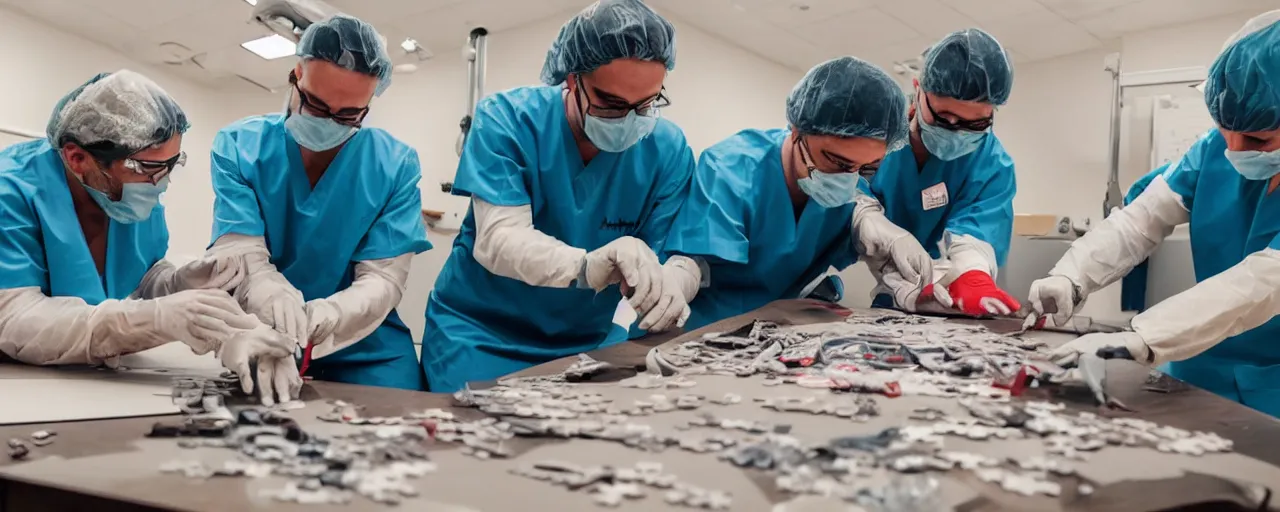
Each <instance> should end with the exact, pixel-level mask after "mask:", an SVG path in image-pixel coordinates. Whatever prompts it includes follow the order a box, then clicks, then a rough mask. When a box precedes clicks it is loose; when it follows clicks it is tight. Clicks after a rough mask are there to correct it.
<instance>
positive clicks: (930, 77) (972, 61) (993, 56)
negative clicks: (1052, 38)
mask: <svg viewBox="0 0 1280 512" xmlns="http://www.w3.org/2000/svg"><path fill="white" fill-rule="evenodd" d="M920 73H921V76H920V87H921V88H922V89H924V91H925V92H927V93H930V94H937V95H939V96H945V97H948V98H955V99H957V100H961V101H977V102H982V103H987V104H991V105H1003V104H1004V103H1005V102H1006V101H1008V100H1009V93H1010V92H1011V91H1012V90H1013V68H1012V67H1011V66H1010V64H1009V56H1008V54H1006V53H1005V51H1004V48H1003V47H1002V46H1000V43H999V42H998V41H996V38H994V37H991V34H988V33H986V32H983V31H981V30H978V29H976V28H969V29H965V30H961V31H958V32H952V33H951V34H948V35H947V37H944V38H942V40H941V41H938V42H937V44H934V45H933V46H932V47H930V48H929V50H927V51H926V52H925V55H924V69H923V70H922V71H921V72H920Z"/></svg>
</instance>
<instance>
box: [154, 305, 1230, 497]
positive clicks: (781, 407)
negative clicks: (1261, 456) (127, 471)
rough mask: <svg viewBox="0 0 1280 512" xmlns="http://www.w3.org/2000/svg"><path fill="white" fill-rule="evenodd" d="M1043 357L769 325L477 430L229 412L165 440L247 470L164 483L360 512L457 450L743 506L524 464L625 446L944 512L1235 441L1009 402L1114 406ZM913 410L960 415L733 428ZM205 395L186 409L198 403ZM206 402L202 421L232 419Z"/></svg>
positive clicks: (541, 472) (621, 493)
mask: <svg viewBox="0 0 1280 512" xmlns="http://www.w3.org/2000/svg"><path fill="white" fill-rule="evenodd" d="M1044 350H1046V347H1043V346H1042V344H1041V343H1039V342H1036V341H1034V340H1030V339H1023V338H1021V337H1017V336H1005V335H1000V334H996V333H992V332H989V331H988V330H987V329H986V328H984V327H981V326H974V325H966V324H961V323H955V322H948V321H944V320H940V319H932V318H926V317H918V316H911V315H902V314H896V313H864V314H855V315H854V316H852V317H850V318H849V319H847V320H846V321H844V322H836V323H826V324H814V325H806V326H795V327H781V326H778V325H775V324H771V323H767V322H756V323H755V324H754V325H751V326H750V327H749V328H746V329H743V330H742V331H740V332H734V333H723V334H713V335H707V336H704V337H702V338H700V339H697V340H693V341H688V342H685V343H682V344H678V345H673V346H664V347H658V348H655V349H653V350H652V351H650V353H649V355H648V357H647V358H646V364H645V369H644V371H643V372H642V373H639V374H637V375H635V376H634V377H630V378H627V379H625V380H622V381H618V382H607V383H599V382H591V379H592V377H593V376H596V375H600V374H604V373H606V372H609V371H610V370H611V369H612V368H613V367H612V365H610V364H609V363H606V362H602V361H596V360H594V359H592V358H590V357H588V356H585V355H583V356H580V358H579V361H578V362H577V363H575V364H574V365H572V366H571V367H570V368H569V369H567V370H566V371H564V372H562V373H560V374H556V375H549V376H537V377H522V378H509V379H505V380H502V381H500V382H499V383H498V385H496V386H494V387H491V388H488V389H483V390H481V389H470V388H468V389H465V390H463V391H460V392H458V393H457V394H456V395H455V399H456V402H457V405H458V406H460V407H466V408H472V409H475V410H477V411H478V412H480V413H483V416H482V417H481V418H480V419H475V420H469V419H462V418H460V417H458V416H455V414H454V413H452V412H449V411H444V410H440V409H431V410H426V411H422V412H418V413H415V414H411V415H408V416H403V417H364V416H362V415H361V414H360V407H358V406H357V405H353V404H347V403H341V402H337V403H333V404H331V405H332V409H331V410H326V411H324V412H323V413H322V414H321V415H320V416H319V419H321V420H324V421H327V422H331V423H335V424H344V425H347V426H350V428H352V429H353V432H352V433H351V434H348V435H344V436H339V437H334V438H328V439H326V438H322V437H320V436H314V435H311V434H308V433H305V432H296V431H295V430H296V429H297V427H296V425H292V424H291V422H290V420H287V419H283V418H280V417H278V416H276V415H278V413H273V414H276V415H272V414H269V415H266V416H263V415H260V414H253V413H250V415H249V416H248V417H246V415H245V414H246V413H245V412H244V411H242V412H241V413H240V415H239V417H238V421H236V419H233V418H232V417H230V416H229V415H225V414H224V417H223V418H222V419H217V420H214V421H216V422H221V423H218V424H220V425H222V426H223V427H224V429H223V430H221V431H218V432H216V433H214V434H207V433H201V432H200V430H199V429H187V430H181V429H179V430H180V431H164V430H162V431H161V432H159V433H156V432H153V435H177V436H183V435H197V436H198V435H208V436H209V438H208V439H205V440H202V441H201V442H199V443H193V442H191V441H186V442H185V443H184V446H219V447H225V448H229V449H235V450H239V451H240V452H241V453H243V454H244V456H245V457H244V459H245V461H244V462H237V463H234V464H231V465H230V466H234V467H227V468H204V467H193V466H192V465H191V464H186V463H182V462H175V463H174V464H171V465H169V466H166V468H165V469H166V470H169V471H176V472H181V473H184V474H186V475H188V476H191V477H200V478H207V477H209V476H210V475H211V474H223V475H243V476H254V475H255V474H275V475H284V476H288V477H291V478H293V479H294V481H293V482H292V483H290V484H289V485H288V486H287V487H286V488H285V489H282V490H279V491H274V492H273V493H272V496H274V497H275V498H277V499H280V500H287V501H297V502H302V503H346V502H349V501H350V500H351V499H352V498H353V497H354V495H362V496H365V497H366V498H368V499H371V500H374V501H378V502H382V503H396V502H398V501H400V500H401V499H403V498H407V497H411V496H414V495H415V491H414V489H413V487H412V485H411V479H413V478H417V477H421V476H423V475H425V474H427V473H428V472H430V471H432V470H434V469H435V464H433V463H432V462H430V461H429V460H428V453H425V452H423V451H421V450H418V449H416V447H417V446H420V445H421V444H423V443H429V442H437V443H453V444H458V445H461V446H462V447H463V450H464V452H465V453H467V454H470V455H473V456H475V457H477V458H481V459H492V458H515V460H516V461H518V462H521V464H520V466H519V468H518V469H516V470H513V471H512V473H513V474H515V475H517V476H520V477H527V478H531V479H536V480H540V481H545V482H547V483H548V484H551V485H555V486H560V487H563V488H565V489H568V490H571V491H579V492H582V493H586V494H589V495H590V496H591V499H592V500H594V501H595V502H596V503H598V504H599V505H602V506H616V505H619V504H621V503H623V502H627V501H637V502H641V501H640V500H661V501H655V503H654V504H655V506H656V505H657V504H659V503H661V504H666V505H668V506H677V507H688V508H701V509H727V508H730V507H732V506H733V496H731V495H730V494H729V493H727V492H725V491H723V490H720V489H708V488H702V487H698V486H694V485H690V484H687V483H685V482H683V481H682V480H681V477H680V475H679V470H678V468H672V467H663V465H662V464H659V463H656V462H652V461H647V462H644V461H642V462H639V463H635V464H621V463H620V464H618V465H616V466H598V465H583V464H575V463H572V462H569V461H558V460H530V461H527V462H526V461H523V460H521V459H520V457H521V455H522V451H521V450H520V448H519V447H520V446H521V444H520V443H519V442H518V441H520V440H536V439H538V438H553V439H574V440H576V439H584V440H595V441H601V442H612V443H619V444H621V445H623V446H626V447H629V448H632V449H634V450H636V451H637V453H638V454H640V455H641V456H642V457H643V454H645V453H657V452H661V451H663V450H683V451H686V452H690V453H694V454H702V455H705V456H707V457H715V458H717V459H718V460H720V461H722V462H723V464H725V465H726V466H725V467H726V469H735V468H749V469H753V470H759V471H765V472H769V473H770V475H771V478H772V480H773V482H774V484H775V485H776V487H777V489H778V490H780V491H782V492H783V493H785V494H786V495H789V496H804V495H821V496H828V497H837V498H841V499H844V500H847V501H849V502H853V503H857V504H858V505H860V506H861V507H863V508H866V509H868V510H932V509H934V508H935V507H933V505H931V504H933V503H936V500H938V499H939V498H938V487H939V482H938V480H937V479H936V478H935V477H934V475H936V474H938V473H939V472H948V471H968V472H972V473H973V475H974V476H976V477H977V478H978V479H979V480H981V481H984V482H990V483H993V484H995V485H998V486H1000V487H1002V488H1003V489H1005V490H1007V491H1009V492H1013V493H1020V494H1023V495H1027V496H1032V495H1047V496H1058V495H1060V494H1071V495H1075V496H1079V495H1085V494H1089V493H1090V492H1092V490H1093V485H1092V484H1091V483H1090V482H1088V481H1086V480H1085V479H1083V478H1080V477H1078V475H1075V472H1074V469H1073V467H1072V463H1073V461H1077V460H1084V459H1086V458H1087V457H1088V456H1089V453H1090V452H1096V451H1099V450H1105V449H1108V447H1115V446H1125V447H1139V448H1149V449H1152V450H1158V451H1162V452H1171V453H1178V454H1185V455H1189V456H1198V455H1202V454H1205V453H1211V452H1226V451H1230V450H1231V442H1230V441H1229V440H1226V439H1223V438H1221V437H1219V436H1217V435H1215V434H1212V433H1202V432H1189V431H1185V430H1181V429H1177V428H1172V427H1167V426H1160V425H1156V424H1154V423H1151V422H1147V421H1143V420H1138V419H1134V418H1126V417H1116V418H1112V417H1107V416H1104V415H1100V414H1097V413H1095V412H1093V411H1077V412H1069V411H1068V410H1067V408H1066V407H1065V406H1064V405H1063V404H1058V403H1050V402H1045V401H1035V400H1025V399H1016V400H1015V399H1012V398H1011V397H1012V396H1015V395H1019V394H1021V393H1022V392H1023V391H1024V390H1026V389H1027V388H1028V387H1035V386H1053V385H1059V384H1061V383H1064V382H1073V383H1077V382H1080V381H1085V382H1086V383H1088V385H1089V386H1090V387H1091V388H1093V389H1094V391H1095V395H1096V396H1097V397H1098V400H1099V401H1100V402H1101V403H1102V404H1103V405H1106V404H1107V403H1108V400H1107V398H1106V397H1105V395H1104V394H1103V393H1102V391H1101V389H1102V388H1101V383H1102V381H1103V380H1104V376H1103V375H1101V373H1100V372H1101V370H1102V368H1103V365H1097V366H1096V367H1093V368H1086V365H1083V364H1082V365H1081V368H1079V369H1073V370H1069V371H1068V370H1063V369H1061V368H1058V367H1056V366H1054V365H1052V364H1048V363H1046V362H1044V361H1043V360H1042V357H1043V353H1042V351H1044ZM726 376H727V377H726ZM711 378H716V379H724V378H740V379H755V380H758V381H762V382H763V383H764V384H766V385H769V386H778V387H777V388H761V387H759V386H753V387H754V389H772V390H773V391H782V390H784V389H785V388H784V387H786V386H794V387H795V388H796V391H795V394H796V395H801V396H787V395H779V394H776V393H775V394H773V395H770V396H767V397H752V396H743V395H740V394H737V393H715V395H714V396H708V395H706V394H700V393H698V380H699V379H711ZM619 387H621V388H627V389H630V390H631V392H632V394H633V395H634V393H635V392H636V391H637V388H638V389H639V390H643V393H645V394H647V395H648V396H647V397H645V398H643V399H638V400H637V399H629V400H623V399H618V398H614V397H615V396H617V395H618V393H617V391H618V390H619ZM745 387H746V386H744V388H745ZM906 396H926V397H932V398H933V399H942V400H947V401H949V402H951V403H955V404H958V406H959V407H956V408H951V409H952V410H951V412H948V411H945V410H942V409H940V408H935V407H922V408H917V409H914V410H912V411H911V413H910V414H909V415H903V417H902V418H901V422H900V424H896V425H894V426H891V427H887V428H883V429H880V428H877V429H876V431H873V432H870V433H866V430H865V428H866V427H865V426H864V427H863V429H862V430H863V434H860V435H842V436H836V437H830V438H826V439H815V438H814V436H811V435H806V433H805V432H802V431H800V430H801V426H795V425H792V424H791V423H784V422H776V423H768V422H762V421H757V420H750V419H740V418H732V417H729V416H728V415H726V414H725V413H724V412H723V411H724V410H730V409H731V408H733V407H743V406H747V405H748V404H755V406H757V407H759V408H762V409H767V410H769V411H774V412H777V413H785V414H778V415H775V416H774V417H786V415H787V414H803V415H824V416H828V417H830V418H833V419H838V420H840V421H848V422H850V426H851V427H853V426H855V425H857V424H859V423H865V422H868V421H871V420H873V419H886V418H883V417H881V416H880V414H881V411H882V409H883V406H884V405H885V404H886V402H885V401H886V400H895V399H897V398H898V397H906ZM195 398H197V397H190V396H187V397H186V398H184V400H186V401H187V402H189V403H191V404H195V403H196V402H197V400H195ZM214 402H216V401H214ZM200 403H201V404H202V405H204V406H205V407H204V408H205V409H210V408H214V409H216V408H217V406H218V404H217V403H209V401H207V400H205V401H203V402H200ZM1112 405H1116V404H1114V403H1113V404H1112ZM739 410H741V409H739ZM681 411H685V412H686V414H691V415H692V418H693V419H691V420H688V421H684V422H681V423H680V424H679V425H678V426H676V427H675V428H664V427H662V426H658V425H656V424H651V423H654V422H650V421H647V420H649V419H651V418H654V419H656V417H657V415H663V414H668V413H675V412H681ZM688 411H692V413H688ZM197 412H198V411H197ZM204 414H205V415H207V414H208V413H207V412H206V413H204ZM200 417H201V415H196V416H192V417H190V418H188V420H187V421H188V424H190V423H191V422H195V421H208V420H200V419H199V418H200ZM796 423H803V421H797V422H796ZM157 428H159V426H158V427H157ZM850 430H858V429H854V428H851V429H850ZM429 439H430V440H429ZM948 439H963V440H965V441H966V442H969V441H984V442H1002V441H1005V440H1021V441H1027V440H1035V441H1038V442H1039V444H1040V446H1041V448H1042V449H1041V450H1038V451H1037V454H1035V455H1026V456H1016V457H1004V458H996V457H991V456H986V455H981V454H977V453H970V452H966V451H963V450H960V449H951V448H948ZM575 442H576V441H575ZM877 475H878V476H877ZM873 477H874V478H873ZM874 482H880V483H874ZM566 499H570V498H569V497H568V496H566Z"/></svg>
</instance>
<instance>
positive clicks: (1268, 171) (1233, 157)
mask: <svg viewBox="0 0 1280 512" xmlns="http://www.w3.org/2000/svg"><path fill="white" fill-rule="evenodd" d="M1227 160H1229V161H1231V166H1232V167H1235V168H1236V172H1238V173H1240V175H1241V176H1244V178H1245V179H1247V180H1266V179H1271V178H1272V177H1274V176H1275V175H1277V174H1280V150H1276V151H1232V150H1230V149H1228V150H1227Z"/></svg>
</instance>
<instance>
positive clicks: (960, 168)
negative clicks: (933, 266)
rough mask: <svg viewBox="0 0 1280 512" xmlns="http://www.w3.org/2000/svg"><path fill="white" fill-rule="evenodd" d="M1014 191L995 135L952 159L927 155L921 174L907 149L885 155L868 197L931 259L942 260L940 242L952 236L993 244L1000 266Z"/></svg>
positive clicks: (1006, 252) (1011, 175)
mask: <svg viewBox="0 0 1280 512" xmlns="http://www.w3.org/2000/svg"><path fill="white" fill-rule="evenodd" d="M1017 190H1018V186H1017V182H1016V180H1015V178H1014V171H1013V158H1011V157H1010V156H1009V154H1008V153H1006V152H1005V150H1004V146H1002V145H1001V144H1000V139H999V138H997V137H996V136H995V134H994V133H988V134H987V135H986V136H985V137H983V140H982V144H981V145H980V146H978V149H976V150H974V151H973V152H972V153H969V154H967V155H964V156H962V157H960V158H957V159H955V160H952V161H949V162H948V161H944V160H941V159H938V158H936V157H934V156H933V155H929V159H928V160H926V161H925V164H924V168H923V169H920V168H919V167H917V166H916V157H915V155H914V154H913V153H912V152H911V144H908V145H906V146H904V147H903V148H902V149H899V150H897V151H894V152H893V153H890V154H889V155H887V156H885V158H884V162H883V163H882V164H881V165H880V171H879V172H877V173H876V175H875V176H874V177H873V178H871V192H872V193H873V194H875V196H876V198H878V199H879V200H880V202H881V204H883V205H884V211H885V216H887V217H888V218H889V220H890V221H893V223H894V224H897V225H898V226H901V227H902V228H903V229H905V230H907V231H909V232H911V233H912V234H914V235H915V236H916V240H919V241H920V244H921V245H923V246H924V248H925V250H927V251H929V254H930V255H931V256H933V257H934V258H935V259H936V258H938V257H940V256H941V254H940V253H939V251H938V241H939V240H942V237H943V233H944V232H946V231H950V232H951V233H952V234H953V235H969V236H972V237H974V238H977V239H979V240H982V241H984V242H986V243H988V244H991V247H992V248H993V249H995V253H996V265H997V266H1004V263H1005V258H1007V257H1008V255H1009V240H1010V238H1011V237H1012V236H1013V196H1014V194H1015V193H1016V192H1017Z"/></svg>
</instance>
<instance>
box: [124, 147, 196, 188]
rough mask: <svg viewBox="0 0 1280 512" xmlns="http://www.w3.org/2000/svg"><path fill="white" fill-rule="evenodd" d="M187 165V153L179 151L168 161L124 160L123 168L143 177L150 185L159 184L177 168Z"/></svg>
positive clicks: (130, 158)
mask: <svg viewBox="0 0 1280 512" xmlns="http://www.w3.org/2000/svg"><path fill="white" fill-rule="evenodd" d="M184 165H187V152H186V151H179V152H178V154H176V155H174V156H173V158H170V159H168V160H142V159H138V158H133V157H129V158H125V159H124V167H125V168H126V169H129V170H130V171H133V173H134V174H137V175H140V176H145V177H146V178H147V179H148V180H149V181H151V184H152V185H155V184H157V183H160V180H163V179H164V178H165V177H166V176H168V175H169V173H171V172H173V170H174V169H175V168H177V167H182V166H184Z"/></svg>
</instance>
